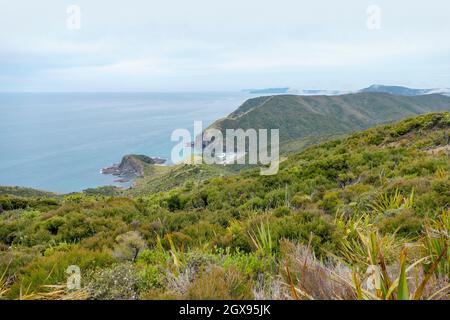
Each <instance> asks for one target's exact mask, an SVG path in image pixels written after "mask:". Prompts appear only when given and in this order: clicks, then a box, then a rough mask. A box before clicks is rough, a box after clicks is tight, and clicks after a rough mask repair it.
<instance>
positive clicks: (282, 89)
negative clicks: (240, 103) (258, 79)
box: [243, 87, 290, 94]
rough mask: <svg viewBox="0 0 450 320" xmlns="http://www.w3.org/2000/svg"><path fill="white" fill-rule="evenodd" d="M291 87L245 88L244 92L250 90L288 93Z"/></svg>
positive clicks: (251, 91)
mask: <svg viewBox="0 0 450 320" xmlns="http://www.w3.org/2000/svg"><path fill="white" fill-rule="evenodd" d="M289 89H290V88H289V87H283V88H263V89H244V90H243V91H244V92H248V93H251V94H267V93H269V94H277V93H287V92H289Z"/></svg>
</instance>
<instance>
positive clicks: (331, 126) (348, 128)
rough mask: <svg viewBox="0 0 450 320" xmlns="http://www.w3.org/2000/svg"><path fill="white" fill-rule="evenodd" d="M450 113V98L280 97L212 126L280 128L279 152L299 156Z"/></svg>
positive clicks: (253, 102) (252, 103)
mask: <svg viewBox="0 0 450 320" xmlns="http://www.w3.org/2000/svg"><path fill="white" fill-rule="evenodd" d="M436 111H450V97H446V96H442V95H423V96H399V95H391V94H387V93H357V94H345V95H337V96H298V95H277V96H268V97H267V96H266V97H258V98H254V99H249V100H247V101H246V102H245V103H243V104H242V105H241V106H240V107H239V108H238V109H237V110H236V111H234V112H233V113H231V114H230V115H229V116H228V117H226V118H223V119H220V120H218V121H216V122H215V123H213V124H212V125H211V127H214V128H218V129H220V130H222V131H223V132H224V131H225V129H238V128H241V129H244V130H246V129H249V128H253V129H272V128H273V129H277V128H279V129H280V143H281V146H280V150H281V152H283V153H291V152H296V151H297V152H298V151H300V150H303V149H305V148H306V147H308V146H310V145H312V144H314V143H317V141H320V140H323V139H324V138H328V137H330V136H336V135H342V134H349V133H351V132H354V131H357V130H362V129H367V128H369V127H372V126H374V125H376V124H380V123H386V122H390V121H398V120H400V119H404V118H406V117H411V116H415V115H420V114H424V113H427V112H436Z"/></svg>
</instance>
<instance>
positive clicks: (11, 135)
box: [0, 92, 252, 193]
mask: <svg viewBox="0 0 450 320" xmlns="http://www.w3.org/2000/svg"><path fill="white" fill-rule="evenodd" d="M251 97H252V96H251V95H250V94H247V93H243V92H237V93H0V185H8V186H24V187H32V188H38V189H43V190H48V191H53V192H59V193H68V192H75V191H81V190H84V189H86V188H91V187H97V186H104V185H118V186H121V185H122V184H120V183H115V182H114V180H115V179H117V177H113V176H109V175H103V174H101V173H100V169H101V168H104V167H108V166H110V165H112V164H113V163H118V162H120V160H121V158H122V156H124V155H126V154H145V155H148V156H158V157H162V158H166V159H170V153H171V150H172V147H173V146H174V145H175V144H176V142H172V141H171V140H170V135H171V133H172V131H173V130H175V129H177V128H186V129H189V130H192V129H193V124H194V121H203V125H204V127H206V126H207V125H209V124H211V123H212V122H213V121H215V120H216V119H218V118H221V117H224V116H226V115H228V114H229V113H231V112H232V111H234V110H235V109H236V108H237V107H238V106H239V105H240V104H241V103H242V102H244V101H245V100H246V99H248V98H251Z"/></svg>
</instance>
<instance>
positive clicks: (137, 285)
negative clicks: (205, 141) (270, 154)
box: [0, 113, 450, 299]
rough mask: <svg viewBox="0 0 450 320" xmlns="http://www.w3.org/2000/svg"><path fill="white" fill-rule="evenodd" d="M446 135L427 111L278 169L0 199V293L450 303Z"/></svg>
mask: <svg viewBox="0 0 450 320" xmlns="http://www.w3.org/2000/svg"><path fill="white" fill-rule="evenodd" d="M449 132H450V114H449V113H432V114H427V115H424V116H419V117H416V118H411V119H408V120H405V121H402V122H399V123H397V124H391V125H384V126H379V127H376V128H372V129H369V130H367V131H363V132H359V133H355V134H353V135H351V136H349V137H345V138H342V139H338V140H333V141H328V142H324V143H321V144H319V145H317V146H313V147H310V148H308V149H306V150H305V151H303V152H301V153H298V154H295V155H291V156H290V157H289V158H288V159H287V160H285V161H284V162H283V163H282V164H281V167H280V171H279V173H278V174H277V175H274V176H260V175H259V171H258V170H248V171H243V172H241V173H240V174H237V175H229V176H223V177H214V178H209V179H204V178H202V177H199V178H193V179H183V181H184V182H183V185H182V186H180V187H176V188H173V189H171V190H166V191H162V192H147V191H145V190H147V189H143V190H142V189H141V191H139V184H138V185H137V190H135V192H136V195H134V196H132V195H128V194H127V196H109V195H101V194H99V193H96V192H93V191H92V190H91V192H90V193H80V194H71V195H66V196H64V197H52V196H48V195H36V196H33V197H23V196H22V197H21V196H17V195H0V297H3V298H22V299H32V298H41V299H59V298H72V299H76V298H90V299H117V298H122V299H138V298H140V299H158V298H159V299H169V298H171V299H172V298H173V299H177V298H188V299H210V298H216V299H246V298H249V299H252V298H256V299H266V298H274V299H413V298H414V299H448V298H449V297H450V296H449V294H450V291H449V289H450V286H449V277H450V249H449V241H450V240H449V233H450V155H449V153H450V151H449V148H450V147H449V139H450V135H449ZM192 170H194V171H191V172H190V174H192V176H193V177H195V173H196V171H195V169H194V167H192ZM197 173H198V172H197ZM155 183H156V182H155ZM144 185H145V184H144ZM110 191H111V190H109V189H108V190H105V192H110ZM70 265H77V266H79V267H80V269H81V275H82V277H81V289H79V290H74V291H69V290H68V289H67V288H66V287H65V286H64V284H65V282H66V279H67V276H68V275H67V273H66V270H67V268H68V266H70ZM2 272H4V273H2ZM2 274H3V275H2Z"/></svg>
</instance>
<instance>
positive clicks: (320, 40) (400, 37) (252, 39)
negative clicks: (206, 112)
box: [0, 0, 450, 91]
mask: <svg viewBox="0 0 450 320" xmlns="http://www.w3.org/2000/svg"><path fill="white" fill-rule="evenodd" d="M75 2H76V4H78V5H79V6H80V8H81V13H82V16H81V23H82V24H81V30H79V31H70V30H68V29H66V28H65V22H66V21H65V20H66V18H67V13H66V10H65V9H66V3H65V2H61V1H58V0H42V1H39V3H37V2H36V3H34V2H33V3H30V2H28V1H25V0H16V1H13V2H12V1H6V0H0V7H1V8H2V11H1V12H0V20H1V21H2V26H3V27H2V28H1V29H0V88H2V89H1V90H65V91H71V90H95V89H98V90H100V89H101V90H118V89H120V88H123V89H127V90H133V89H136V90H138V89H143V90H170V89H173V90H179V89H185V88H193V89H196V90H202V89H203V88H210V89H214V90H221V89H227V90H228V89H237V90H239V89H240V88H241V87H253V86H257V85H258V84H263V83H264V84H265V83H268V84H269V85H270V83H269V82H270V81H269V80H268V79H273V81H274V82H277V83H281V82H282V83H284V84H285V85H289V86H296V85H297V86H299V85H305V82H304V81H305V80H304V79H300V78H299V74H301V75H302V77H303V78H304V77H307V78H309V79H314V80H311V81H314V83H315V84H316V85H318V86H321V85H323V86H325V85H329V84H330V83H333V82H332V81H330V79H328V80H325V79H324V80H323V81H322V82H320V79H318V75H319V74H321V73H322V72H324V70H326V69H328V70H333V75H327V76H328V77H333V79H335V80H339V79H350V78H353V79H355V81H357V79H364V80H361V81H360V85H364V84H365V83H362V81H370V78H376V79H377V80H378V82H380V81H381V82H392V81H397V80H398V77H399V76H402V75H404V74H405V73H404V70H408V73H409V79H408V81H412V82H414V81H416V82H417V83H419V82H420V83H423V81H424V79H423V75H424V74H426V75H427V77H428V78H427V79H426V80H428V79H429V80H430V83H431V82H433V83H434V82H439V81H441V82H442V83H441V84H440V86H449V84H448V83H445V81H447V80H448V79H447V78H446V77H442V76H440V75H442V74H446V73H448V67H446V66H448V65H449V64H450V55H449V53H450V43H448V41H443V40H442V39H446V37H447V36H448V31H449V30H450V21H449V20H448V19H446V14H445V12H448V10H450V4H449V3H448V2H447V1H444V0H430V1H428V2H427V3H423V4H411V3H410V2H408V1H406V0H399V1H396V2H392V1H387V0H379V1H377V2H378V5H379V6H380V7H381V9H382V19H383V20H382V24H381V30H377V31H370V30H368V29H367V28H366V19H367V13H366V8H367V6H368V5H369V3H363V2H361V1H358V0H347V1H343V2H329V1H325V0H316V1H314V2H311V1H298V0H295V1H294V0H280V1H277V2H274V1H268V0H267V1H266V0H259V1H256V0H247V1H237V0H230V1H222V2H217V1H206V0H193V1H182V0H172V1H166V2H156V1H144V0H133V1H131V2H130V3H127V4H124V3H123V2H120V1H106V0H98V1H95V2H94V1H87V0H78V1H75ZM370 4H371V3H370ZM386 66H389V67H388V68H387V67H386ZM361 70H364V72H365V74H364V75H362V74H361ZM395 72H397V73H398V74H397V75H396V74H395ZM261 77H266V78H265V79H262V78H261ZM366 79H369V80H366ZM439 79H440V80H439ZM334 82H336V81H334Z"/></svg>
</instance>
